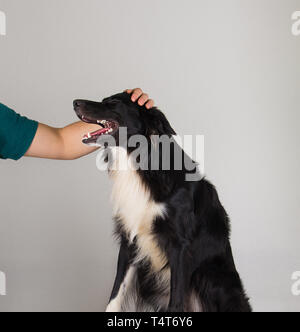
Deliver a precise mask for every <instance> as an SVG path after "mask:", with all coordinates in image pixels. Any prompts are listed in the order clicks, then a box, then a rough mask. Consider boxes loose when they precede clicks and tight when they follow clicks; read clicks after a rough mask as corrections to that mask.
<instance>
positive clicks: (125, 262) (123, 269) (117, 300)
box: [106, 238, 132, 312]
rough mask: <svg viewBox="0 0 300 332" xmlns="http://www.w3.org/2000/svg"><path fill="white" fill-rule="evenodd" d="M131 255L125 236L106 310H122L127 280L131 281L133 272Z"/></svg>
mask: <svg viewBox="0 0 300 332" xmlns="http://www.w3.org/2000/svg"><path fill="white" fill-rule="evenodd" d="M130 255H131V253H130V248H129V245H128V241H127V240H126V239H125V238H122V242H121V247H120V253H119V259H118V270H117V276H116V279H115V283H114V287H113V290H112V294H111V297H110V301H109V304H108V306H107V308H106V312H120V311H121V310H122V302H123V298H124V293H125V290H126V282H127V283H128V282H129V280H128V279H129V277H130V275H131V274H132V273H131V271H130Z"/></svg>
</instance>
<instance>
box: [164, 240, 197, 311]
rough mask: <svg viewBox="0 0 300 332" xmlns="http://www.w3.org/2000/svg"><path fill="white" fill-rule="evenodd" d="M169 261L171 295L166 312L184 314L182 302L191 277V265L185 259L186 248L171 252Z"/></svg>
mask: <svg viewBox="0 0 300 332" xmlns="http://www.w3.org/2000/svg"><path fill="white" fill-rule="evenodd" d="M169 260H170V267H171V294H170V303H169V307H168V311H169V312H184V301H185V297H186V294H187V291H188V285H189V280H190V276H191V273H190V269H191V264H190V262H188V259H187V249H186V246H184V247H182V248H180V249H176V250H172V254H171V256H170V257H169Z"/></svg>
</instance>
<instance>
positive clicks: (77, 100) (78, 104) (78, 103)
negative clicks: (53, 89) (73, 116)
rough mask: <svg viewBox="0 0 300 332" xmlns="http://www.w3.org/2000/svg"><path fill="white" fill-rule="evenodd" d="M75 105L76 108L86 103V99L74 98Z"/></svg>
mask: <svg viewBox="0 0 300 332" xmlns="http://www.w3.org/2000/svg"><path fill="white" fill-rule="evenodd" d="M73 105H74V107H75V108H77V107H80V106H83V105H84V101H83V100H79V99H76V100H74V102H73Z"/></svg>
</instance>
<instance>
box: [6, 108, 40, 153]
mask: <svg viewBox="0 0 300 332" xmlns="http://www.w3.org/2000/svg"><path fill="white" fill-rule="evenodd" d="M37 127H38V123H37V122H36V121H32V120H29V119H27V118H25V117H23V116H21V115H19V114H17V113H15V112H14V111H13V110H11V109H10V108H8V107H6V106H5V105H3V104H1V103H0V158H1V159H13V160H18V159H20V158H21V157H23V156H24V154H25V153H26V152H27V150H28V149H29V147H30V145H31V143H32V141H33V139H34V136H35V134H36V131H37Z"/></svg>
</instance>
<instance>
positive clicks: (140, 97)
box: [125, 88, 154, 109]
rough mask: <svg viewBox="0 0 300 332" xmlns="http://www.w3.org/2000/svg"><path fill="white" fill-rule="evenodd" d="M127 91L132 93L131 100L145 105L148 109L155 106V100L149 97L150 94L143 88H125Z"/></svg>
mask: <svg viewBox="0 0 300 332" xmlns="http://www.w3.org/2000/svg"><path fill="white" fill-rule="evenodd" d="M125 92H127V93H128V94H132V96H131V100H132V101H133V102H136V101H137V102H138V104H139V105H140V106H144V105H145V107H146V108H147V109H150V108H152V107H154V100H153V99H149V96H148V94H146V93H144V92H143V91H142V89H140V88H137V89H127V90H125Z"/></svg>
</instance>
